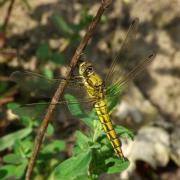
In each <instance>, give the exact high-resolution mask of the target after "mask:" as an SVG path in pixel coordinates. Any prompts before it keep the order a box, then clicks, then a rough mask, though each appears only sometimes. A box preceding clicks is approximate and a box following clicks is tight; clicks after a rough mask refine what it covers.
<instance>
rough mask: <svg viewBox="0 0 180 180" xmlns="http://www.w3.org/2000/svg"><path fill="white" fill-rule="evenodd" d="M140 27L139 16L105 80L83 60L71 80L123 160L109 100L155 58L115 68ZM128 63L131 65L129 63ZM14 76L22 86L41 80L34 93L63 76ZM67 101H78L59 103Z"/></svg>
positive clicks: (29, 74)
mask: <svg viewBox="0 0 180 180" xmlns="http://www.w3.org/2000/svg"><path fill="white" fill-rule="evenodd" d="M137 27H138V19H135V20H134V21H133V22H132V24H131V25H130V27H129V30H128V33H127V35H126V38H125V40H124V42H123V43H122V46H121V49H120V51H119V53H118V56H117V57H116V58H115V59H114V60H113V61H112V63H111V66H110V68H109V72H108V74H107V76H106V78H105V79H102V78H101V77H100V76H99V75H98V74H97V73H96V71H95V70H94V67H93V65H92V64H91V63H89V62H86V61H81V62H80V63H79V65H78V71H79V74H78V75H77V76H73V77H72V78H71V79H68V86H69V87H72V88H73V87H74V88H78V91H77V92H78V93H77V94H81V90H82V91H84V92H85V93H86V96H85V98H82V100H80V101H81V102H84V104H88V103H89V104H92V105H93V108H94V110H95V112H96V115H97V116H98V118H99V120H100V122H101V124H102V127H103V129H104V132H105V133H106V135H107V138H108V139H109V141H110V143H111V145H112V148H113V149H114V152H115V154H116V155H117V156H118V157H120V158H121V159H125V157H124V155H123V152H122V150H121V141H120V139H119V137H118V136H117V133H116V132H115V130H114V127H113V124H112V121H111V120H110V115H109V112H108V102H109V101H111V99H112V98H114V97H117V98H118V97H119V96H120V95H121V92H122V89H123V88H124V86H125V84H127V82H128V81H129V80H132V79H133V78H134V77H135V76H136V75H137V74H138V73H139V72H141V71H142V70H143V69H144V68H145V67H146V66H147V65H148V64H149V63H150V62H151V61H152V60H153V59H154V57H155V54H154V53H149V54H148V55H147V56H146V58H145V59H143V60H142V61H140V63H138V64H137V65H136V66H134V67H133V68H131V69H130V70H129V71H125V72H124V71H123V70H122V68H121V69H120V68H119V71H115V68H117V67H118V66H119V65H118V64H119V62H120V61H126V59H124V58H125V54H126V53H127V49H128V47H129V45H130V44H131V43H132V40H133V39H134V37H135V34H136V31H137ZM128 61H129V60H128ZM126 64H128V62H127V63H126ZM114 75H115V76H116V79H113V77H114ZM117 77H118V78H117ZM10 79H11V80H12V81H15V82H17V83H19V84H21V85H22V86H23V85H25V84H26V83H25V82H27V81H28V82H29V84H31V83H32V82H39V85H38V83H36V86H37V87H31V89H34V92H35V91H36V88H37V89H38V90H39V89H41V87H43V88H42V90H44V87H45V89H46V90H48V89H49V88H52V89H53V87H56V85H57V84H59V83H60V81H61V80H62V79H61V78H60V79H59V78H58V79H47V78H44V77H43V76H42V75H40V74H36V73H33V72H27V71H25V72H21V71H15V72H13V73H12V74H11V76H10ZM40 92H41V91H40ZM45 92H46V91H45ZM65 92H66V91H65ZM32 93H33V92H32ZM66 103H70V104H71V103H72V104H73V103H75V102H70V101H68V102H66V101H59V103H58V104H66ZM34 104H36V103H32V104H27V106H32V105H34ZM37 104H38V103H37ZM39 104H41V103H39ZM42 104H46V103H42Z"/></svg>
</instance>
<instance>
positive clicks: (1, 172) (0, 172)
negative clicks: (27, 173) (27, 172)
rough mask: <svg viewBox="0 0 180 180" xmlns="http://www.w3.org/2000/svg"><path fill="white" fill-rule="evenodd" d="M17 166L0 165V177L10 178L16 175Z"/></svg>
mask: <svg viewBox="0 0 180 180" xmlns="http://www.w3.org/2000/svg"><path fill="white" fill-rule="evenodd" d="M15 171H16V166H14V165H4V166H2V167H0V179H4V180H5V179H8V178H10V177H12V178H13V177H14V176H15Z"/></svg>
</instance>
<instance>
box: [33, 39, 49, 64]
mask: <svg viewBox="0 0 180 180" xmlns="http://www.w3.org/2000/svg"><path fill="white" fill-rule="evenodd" d="M50 56H51V51H50V50H49V45H48V43H43V44H41V45H40V46H39V47H38V49H37V51H36V57H37V58H38V59H39V60H40V61H46V60H48V59H49V58H50Z"/></svg>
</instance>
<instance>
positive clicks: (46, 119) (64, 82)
mask: <svg viewBox="0 0 180 180" xmlns="http://www.w3.org/2000/svg"><path fill="white" fill-rule="evenodd" d="M111 3H112V0H102V2H101V5H100V7H99V9H98V11H97V14H96V16H95V17H94V18H93V20H92V22H91V23H90V25H89V27H88V28H87V31H86V34H85V35H84V37H83V38H82V40H81V42H80V44H79V46H78V47H77V49H76V51H75V53H74V55H73V57H72V59H71V63H70V69H69V71H68V72H67V75H66V77H65V79H66V80H62V81H61V83H60V85H59V87H58V88H57V90H56V92H55V94H54V96H53V98H52V100H51V104H52V105H49V107H48V109H47V112H46V115H45V117H44V119H43V121H42V123H41V126H40V128H39V130H38V133H37V135H36V138H35V142H34V149H33V152H32V156H31V158H30V161H29V164H28V168H27V171H26V180H30V178H31V174H32V170H33V167H34V164H35V160H36V156H37V153H38V152H39V149H40V146H41V143H42V139H43V137H44V133H45V131H46V128H47V126H48V123H49V118H50V115H51V114H52V112H53V110H54V108H55V104H56V103H57V102H58V100H59V98H60V96H61V95H62V93H63V91H64V88H65V86H66V85H67V79H69V78H70V77H71V74H72V72H73V69H74V67H75V66H76V64H77V62H78V59H79V57H80V55H81V53H82V51H83V50H84V48H85V47H86V45H87V43H88V42H89V39H90V38H91V37H92V34H93V32H94V30H95V28H96V27H97V24H98V22H99V21H100V18H101V16H102V14H103V13H104V11H105V9H106V8H107V7H108V6H109V5H110V4H111Z"/></svg>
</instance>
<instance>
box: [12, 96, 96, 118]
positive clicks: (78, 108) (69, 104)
mask: <svg viewBox="0 0 180 180" xmlns="http://www.w3.org/2000/svg"><path fill="white" fill-rule="evenodd" d="M65 96H66V100H62V101H59V102H57V103H56V104H52V103H50V102H45V101H43V102H37V103H29V104H24V105H18V106H17V107H15V108H14V109H12V110H13V112H14V113H16V114H17V115H19V116H20V117H23V116H27V117H30V118H32V119H37V118H38V119H39V118H43V117H44V116H45V114H46V111H47V109H48V107H49V106H51V105H56V107H55V110H54V112H53V117H52V118H55V119H57V118H58V117H62V116H65V117H66V118H67V119H68V117H69V118H70V117H72V115H73V116H75V117H79V118H80V117H84V116H86V115H87V114H88V113H89V112H87V111H86V110H84V107H83V105H84V104H85V105H86V107H87V104H89V105H90V104H91V103H94V101H93V99H91V100H90V99H84V100H83V101H81V102H79V101H78V100H77V99H76V98H75V97H73V96H72V95H70V94H66V95H65ZM70 114H71V115H70Z"/></svg>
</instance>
